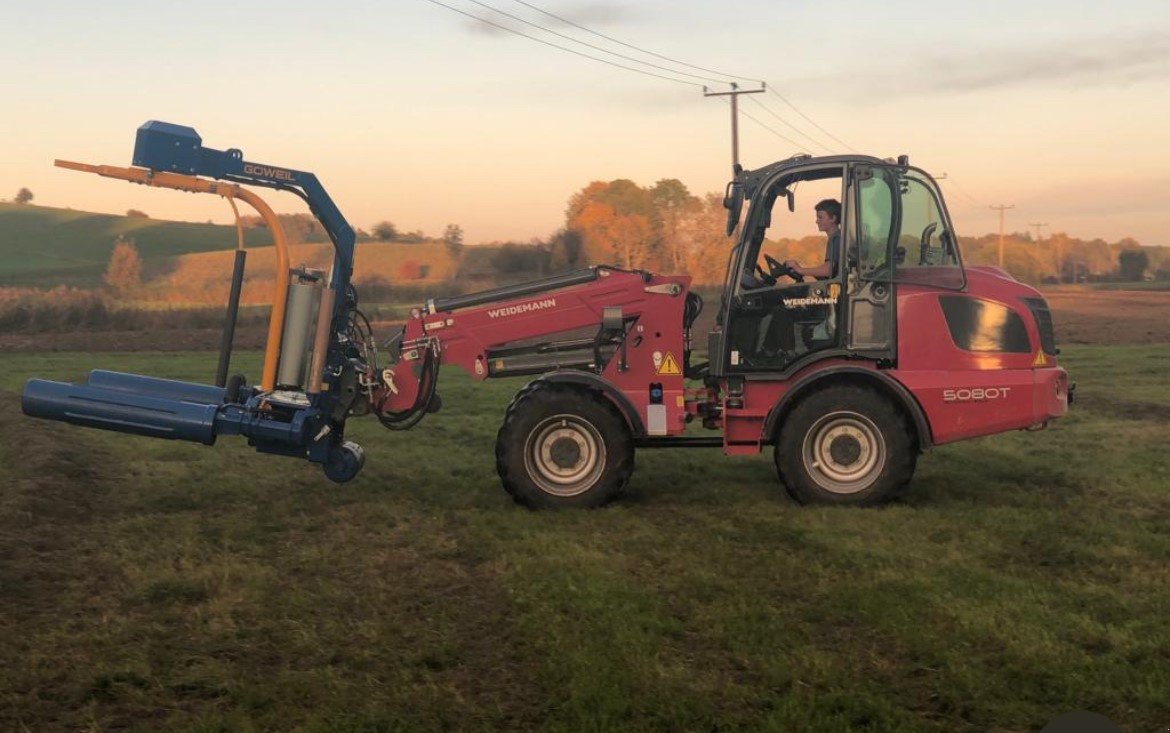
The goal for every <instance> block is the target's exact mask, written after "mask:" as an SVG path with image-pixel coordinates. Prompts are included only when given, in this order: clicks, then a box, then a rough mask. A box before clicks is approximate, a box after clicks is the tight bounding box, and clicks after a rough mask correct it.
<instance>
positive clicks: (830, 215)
mask: <svg viewBox="0 0 1170 733" xmlns="http://www.w3.org/2000/svg"><path fill="white" fill-rule="evenodd" d="M813 209H814V210H815V211H816V212H817V229H818V230H819V231H822V232H824V233H825V234H832V233H834V232H836V231H837V230H838V229H840V228H841V202H840V201H838V200H837V199H825V200H824V201H821V202H819V203H818V204H817V205H816V206H814V207H813Z"/></svg>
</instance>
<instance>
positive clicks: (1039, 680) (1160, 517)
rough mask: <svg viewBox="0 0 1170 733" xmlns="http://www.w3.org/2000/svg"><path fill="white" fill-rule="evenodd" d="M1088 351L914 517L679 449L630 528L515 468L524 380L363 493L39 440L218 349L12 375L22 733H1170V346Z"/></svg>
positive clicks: (11, 479) (936, 488)
mask: <svg viewBox="0 0 1170 733" xmlns="http://www.w3.org/2000/svg"><path fill="white" fill-rule="evenodd" d="M1062 358H1063V359H1064V361H1065V363H1066V365H1067V366H1068V367H1069V368H1070V370H1071V371H1072V372H1073V376H1074V378H1075V379H1076V380H1077V381H1078V383H1079V390H1080V391H1079V394H1080V395H1081V398H1082V400H1083V402H1082V403H1081V404H1078V405H1075V406H1074V409H1073V411H1072V414H1071V415H1070V416H1069V417H1068V418H1066V419H1065V420H1063V421H1060V422H1058V423H1056V424H1054V425H1053V427H1052V428H1050V429H1049V430H1048V431H1046V432H1042V433H1012V434H1006V435H1001V436H995V437H992V438H986V439H982V440H977V441H970V442H967V443H962V444H957V445H954V446H946V447H942V448H938V449H935V450H934V451H932V452H931V453H929V454H927V455H925V456H923V457H922V459H921V460H920V462H919V470H918V474H917V476H916V478H915V480H914V481H913V482H912V484H911V486H910V488H909V490H908V492H907V493H906V494H905V496H904V497H903V499H902V500H901V501H900V502H898V503H896V504H894V505H891V506H888V507H885V508H882V509H878V510H850V509H844V510H842V509H829V508H806V507H800V506H797V505H795V504H793V503H792V502H791V501H790V500H789V499H788V498H787V496H786V495H785V494H784V492H783V491H782V489H781V487H780V486H779V485H778V483H777V481H776V478H775V474H774V471H773V468H772V466H771V462H770V456H767V455H765V456H759V457H755V458H748V459H732V458H726V457H723V456H722V455H721V454H720V453H719V452H718V451H717V450H692V451H680V450H675V451H669V450H663V451H644V452H642V453H640V454H639V456H638V468H637V471H636V472H635V475H634V479H633V480H632V482H631V486H630V489H629V495H628V496H627V498H625V499H624V500H623V501H621V502H619V503H617V504H615V505H612V506H611V507H609V508H607V509H604V510H599V511H590V512H566V513H535V512H529V511H526V510H524V509H521V508H518V507H516V506H514V505H513V504H512V503H511V502H510V501H509V500H508V499H507V497H506V495H505V494H504V492H503V491H502V489H501V488H500V487H499V484H498V480H497V478H496V476H495V471H494V465H493V450H492V446H493V441H494V437H495V431H496V429H497V427H498V424H499V420H500V417H501V414H502V411H503V408H504V406H505V405H506V403H507V400H508V399H509V397H510V395H511V394H512V392H513V391H514V390H515V389H516V388H517V387H518V384H519V383H517V382H514V381H513V382H508V381H500V382H490V383H485V384H473V383H472V382H471V381H470V380H468V379H466V378H464V377H462V376H458V375H457V372H456V370H450V372H449V373H446V372H445V373H444V375H443V379H444V381H443V383H442V384H441V385H440V390H441V392H442V395H443V398H444V404H445V407H444V410H443V411H442V412H440V413H438V414H436V415H432V416H429V417H428V418H427V419H426V420H425V421H424V422H423V424H422V425H420V426H419V427H418V428H417V429H415V430H414V431H412V432H409V433H404V434H399V433H388V432H386V431H384V430H383V429H382V428H381V427H379V426H378V425H377V424H375V423H374V422H373V421H371V420H369V419H365V420H355V421H353V422H352V423H351V428H350V430H349V437H351V438H352V439H354V440H357V441H358V442H360V443H361V444H362V445H363V446H365V448H366V454H367V461H366V468H365V470H364V472H363V473H362V474H361V476H360V477H359V478H358V479H357V480H356V481H354V482H352V483H351V484H348V485H345V486H341V487H338V486H335V485H333V484H330V483H328V482H326V481H325V480H324V479H323V477H322V476H321V474H320V471H319V470H317V469H315V468H314V467H312V466H310V465H309V464H306V463H301V462H297V461H295V460H292V459H288V458H277V457H272V456H262V455H258V454H256V453H254V452H253V451H251V450H250V449H249V448H247V446H246V445H244V444H243V442H242V441H240V440H238V439H235V440H233V439H224V440H222V441H221V444H220V445H217V446H216V447H214V448H207V447H203V446H197V445H190V444H180V443H172V442H167V441H156V440H149V439H141V438H136V437H131V436H124V435H116V434H111V433H104V432H98V431H90V430H84V429H79V428H74V427H71V426H66V425H62V424H58V423H49V422H42V421H35V420H31V419H28V418H25V417H23V416H21V415H20V414H19V407H18V406H17V402H18V398H17V397H16V393H17V392H18V391H19V389H20V386H21V384H22V382H23V380H24V379H25V378H26V377H28V376H33V375H35V376H42V377H51V378H58V379H74V378H80V377H82V376H83V375H84V373H85V372H86V371H87V370H88V369H89V368H92V367H103V368H118V369H122V370H125V371H132V372H139V373H146V374H152V375H158V376H168V377H174V378H181V379H194V380H199V381H210V378H211V375H212V373H213V371H214V368H215V355H214V354H208V353H204V354H183V355H174V354H165V355H160V354H117V355H114V354H104V355H103V354H98V355H90V354H51V355H33V354H7V355H3V356H0V364H2V365H3V370H2V372H0V373H2V374H3V377H2V378H0V389H2V390H4V391H5V395H4V398H3V400H0V429H2V434H3V435H4V436H5V438H6V439H5V440H4V441H3V442H0V478H2V479H3V482H2V483H0V486H3V491H2V493H0V727H3V728H5V729H13V730H26V729H27V730H33V731H40V730H143V731H146V730H178V731H252V730H274V731H275V730H279V731H399V730H401V731H418V730H459V731H464V730H498V729H515V730H551V731H581V730H586V731H602V730H616V731H643V730H647V731H648V730H661V731H681V730H688V731H689V730H733V729H742V730H776V731H794V730H799V731H821V730H823V731H844V730H873V731H879V730H880V731H919V730H927V731H940V732H941V731H947V732H951V731H986V730H1003V731H1029V730H1039V729H1040V728H1041V727H1043V725H1044V724H1045V723H1046V722H1047V721H1048V720H1050V719H1052V718H1054V717H1056V716H1057V715H1059V714H1061V713H1065V712H1069V711H1073V710H1093V711H1096V712H1099V713H1102V714H1104V715H1106V716H1108V717H1109V718H1111V719H1112V720H1113V721H1115V722H1117V723H1118V724H1120V725H1122V726H1123V727H1124V728H1125V729H1127V730H1130V731H1155V730H1161V729H1163V728H1164V727H1165V726H1166V725H1167V724H1168V723H1170V693H1168V692H1167V691H1168V690H1170V651H1168V650H1170V627H1168V624H1167V610H1168V609H1170V582H1168V581H1170V570H1168V568H1170V564H1168V560H1170V531H1168V530H1170V523H1168V519H1167V518H1168V517H1170V461H1167V459H1166V446H1167V445H1170V420H1167V419H1166V414H1165V410H1166V409H1168V408H1170V394H1168V388H1167V387H1166V386H1165V384H1166V382H1165V378H1164V373H1165V370H1164V368H1163V367H1165V366H1166V361H1167V356H1166V349H1165V347H1157V348H1154V347H1140V348H1139V347H1133V348H1128V347H1127V348H1101V347H1075V348H1067V349H1065V354H1064V356H1063V357H1062ZM257 360H258V357H257V356H256V355H255V354H243V355H240V356H239V357H238V358H237V366H239V367H240V368H243V369H244V370H245V371H246V372H247V373H249V374H253V375H255V374H257V373H258V367H257V363H258V361H257Z"/></svg>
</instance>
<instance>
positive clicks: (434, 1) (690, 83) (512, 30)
mask: <svg viewBox="0 0 1170 733" xmlns="http://www.w3.org/2000/svg"><path fill="white" fill-rule="evenodd" d="M426 1H427V2H428V3H431V4H432V5H438V6H439V7H442V8H446V9H447V10H450V11H452V12H454V13H459V14H460V15H464V16H466V17H468V18H471V19H472V20H477V21H479V22H480V23H486V24H487V25H490V26H492V27H493V28H499V29H500V30H503V31H507V32H509V33H513V34H515V35H517V36H522V37H524V38H527V39H528V40H530V41H536V42H537V43H541V44H544V45H545V46H550V47H552V48H555V49H558V50H561V51H567V52H568V53H571V54H574V55H576V56H581V57H582V58H587V59H589V60H591V61H599V62H601V63H603V64H606V65H608V66H614V67H617V68H619V69H625V70H626V71H633V72H634V73H636V74H644V75H645V76H653V77H656V78H658V79H665V80H667V81H673V82H675V83H676V84H686V85H687V86H692V87H702V86H703V85H702V84H699V83H698V82H693V81H686V80H685V79H676V78H674V77H671V76H663V75H662V74H655V73H654V72H652V71H646V70H644V69H636V68H634V67H632V66H626V65H625V64H618V63H614V62H613V61H607V60H605V59H601V58H598V57H596V56H592V55H590V54H587V53H582V52H581V51H576V50H574V49H571V48H565V47H564V46H560V45H558V44H555V43H551V42H549V41H546V40H544V39H541V38H537V37H535V36H530V35H528V34H527V33H523V32H521V31H518V30H516V29H515V28H509V27H508V26H506V25H501V24H499V23H494V22H492V21H490V20H488V19H486V18H481V17H479V16H478V15H474V14H472V13H468V12H467V11H464V10H460V9H459V8H456V7H452V6H450V5H447V4H446V3H443V2H439V0H426Z"/></svg>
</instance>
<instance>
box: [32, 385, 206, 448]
mask: <svg viewBox="0 0 1170 733" xmlns="http://www.w3.org/2000/svg"><path fill="white" fill-rule="evenodd" d="M159 381H166V380H159ZM221 391H222V390H221ZM20 406H21V409H23V410H24V414H26V415H29V416H30V417H40V418H45V419H48V420H61V421H63V422H68V423H73V424H74V425H84V426H86V427H91V428H102V429H104V430H114V431H117V432H120V433H134V434H136V435H147V436H150V437H152V438H167V439H170V440H189V441H192V442H195V443H203V444H204V445H211V444H213V443H214V442H215V418H216V414H217V413H218V412H219V408H220V405H219V403H216V404H194V403H191V402H183V401H181V400H177V399H171V398H166V397H159V396H155V395H144V394H139V393H136V392H128V391H124V390H117V389H104V388H101V387H94V386H92V385H87V384H66V383H64V382H52V381H49V380H45V379H30V380H28V382H27V383H25V385H24V394H23V395H22V396H21V400H20Z"/></svg>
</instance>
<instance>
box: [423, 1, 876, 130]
mask: <svg viewBox="0 0 1170 733" xmlns="http://www.w3.org/2000/svg"><path fill="white" fill-rule="evenodd" d="M426 1H427V2H429V3H431V4H432V5H438V6H439V7H442V8H445V9H447V10H450V11H452V12H454V13H459V14H460V15H463V16H465V17H467V18H471V19H472V20H476V21H479V22H480V23H484V24H486V25H489V26H491V27H493V28H498V29H500V30H502V31H507V32H508V33H511V34H513V35H517V36H520V37H522V38H527V39H528V40H530V41H536V42H537V43H540V44H543V45H545V46H549V47H551V48H555V49H557V50H559V51H566V52H568V53H571V54H574V55H576V56H580V57H582V58H586V59H589V60H590V61H597V62H600V63H603V64H606V65H607V66H613V67H616V68H619V69H624V70H626V71H632V72H634V73H637V74H642V75H644V76H651V77H654V78H656V79H665V80H666V81H673V82H675V83H677V84H686V85H688V86H694V87H702V88H704V89H705V88H706V87H705V86H704V85H702V84H699V83H697V82H693V81H687V80H685V79H679V78H677V77H674V76H665V75H663V74H658V73H654V72H652V71H647V70H645V69H639V68H635V67H632V66H627V65H625V64H620V63H616V62H614V61H610V60H608V59H605V58H599V57H597V56H594V55H592V54H588V53H584V52H582V51H578V50H576V49H572V48H567V47H565V46H562V45H560V44H557V43H552V42H550V41H546V40H544V39H542V38H537V37H536V36H533V35H529V34H528V33H524V32H523V31H520V30H517V29H515V28H510V27H508V26H506V25H503V24H501V23H496V22H494V21H491V20H488V19H487V18H483V17H480V16H478V15H475V14H473V13H469V12H467V11H465V10H461V9H459V8H456V7H454V6H451V5H448V4H447V3H444V2H441V1H440V0H426ZM468 1H469V2H472V3H474V4H476V5H479V6H480V7H482V8H485V9H487V10H489V11H491V12H494V13H498V14H500V15H503V16H505V17H507V18H511V19H512V20H515V21H517V22H520V23H523V24H525V25H528V26H530V27H533V28H537V29H539V30H541V31H544V32H546V33H550V34H552V35H554V36H557V37H560V38H564V39H566V40H568V41H571V42H573V43H578V44H581V45H583V46H586V47H588V48H590V49H593V50H595V51H599V52H601V53H604V54H608V55H610V56H615V57H617V58H620V59H624V60H626V61H631V62H633V63H637V64H642V65H643V66H649V67H651V68H654V69H658V70H660V71H665V72H668V73H670V74H677V75H679V76H688V77H691V78H694V79H704V80H706V81H711V82H716V83H728V82H726V81H723V80H718V79H713V78H711V77H704V76H699V75H697V74H690V73H688V72H685V71H680V70H678V69H671V68H668V67H665V66H661V65H659V64H654V63H651V62H649V61H643V60H641V59H637V58H633V57H631V56H627V55H625V54H621V53H618V52H616V51H611V50H609V49H606V48H602V47H600V46H597V45H594V44H591V43H588V42H586V41H582V40H580V39H578V38H573V37H572V36H569V35H567V34H564V33H560V32H559V31H555V30H552V29H550V28H547V27H545V26H542V25H540V24H538V23H533V22H531V21H528V20H525V19H524V18H521V17H519V16H517V15H513V14H512V13H508V12H506V11H503V10H500V9H499V8H496V7H494V6H492V5H489V4H487V3H485V2H482V1H481V0H468ZM515 2H517V3H519V4H520V5H523V6H525V7H527V8H530V9H532V10H535V11H536V12H538V13H541V14H543V15H546V16H548V17H550V18H554V19H556V20H558V21H560V22H562V23H565V24H567V25H569V26H572V27H573V28H577V29H579V30H582V31H585V32H586V33H590V34H593V35H595V36H597V37H599V38H604V39H605V40H607V41H610V42H612V43H616V44H618V45H621V46H624V47H626V48H630V49H633V50H635V51H638V52H639V53H643V54H647V55H649V56H653V57H655V58H659V59H662V60H664V61H669V62H670V63H672V64H677V65H679V66H684V67H687V68H690V69H695V70H698V71H704V72H707V73H709V74H717V75H720V76H724V77H730V78H733V79H742V80H748V81H759V82H760V83H761V84H765V87H766V88H767V90H768V91H769V92H771V93H772V94H773V95H774V96H775V97H776V98H777V99H779V100H780V101H781V102H783V103H784V104H785V105H787V106H788V107H789V108H791V109H792V110H793V111H794V112H796V114H798V115H800V117H801V118H802V119H804V120H805V121H806V122H807V123H808V124H810V125H812V126H813V127H814V128H816V129H817V130H819V131H820V132H821V133H823V134H824V135H826V136H827V137H828V138H829V139H831V140H833V141H834V142H836V143H837V144H839V145H841V146H842V147H844V148H845V149H846V150H849V151H852V152H857V150H856V149H855V148H854V147H853V146H851V145H849V144H848V143H846V142H845V141H844V140H842V139H841V138H839V137H837V136H836V135H834V134H833V133H831V132H829V131H828V130H827V129H825V128H824V127H822V126H821V125H820V124H818V123H817V122H816V120H814V119H812V118H811V117H809V116H808V115H807V114H805V113H804V112H803V111H801V109H800V108H799V107H797V106H796V105H795V104H793V103H792V101H790V100H789V99H788V98H787V97H785V96H784V95H782V94H780V93H779V92H777V91H776V90H775V88H774V87H773V86H771V85H767V84H766V83H765V82H763V81H761V80H758V79H753V78H751V77H747V76H740V75H738V74H727V73H724V72H720V71H716V70H713V69H708V68H705V67H702V66H696V65H694V64H688V63H686V62H684V61H679V60H678V59H673V58H671V57H669V56H664V55H662V54H659V53H655V52H653V51H650V50H647V49H644V48H641V47H639V46H636V45H634V44H631V43H626V42H625V41H620V40H618V39H616V38H613V37H611V36H607V35H605V34H604V33H599V32H598V31H595V30H592V29H591V28H588V27H586V26H584V25H581V24H580V23H575V22H573V21H571V20H569V19H567V18H564V17H562V16H559V15H556V14H555V13H551V12H549V11H547V10H544V9H543V8H540V7H538V6H536V5H533V4H532V3H529V2H525V0H515ZM752 101H754V102H756V104H757V105H759V106H760V107H762V108H763V109H764V110H765V111H766V112H768V114H770V115H772V116H773V117H775V118H776V119H778V120H779V121H780V122H782V123H783V124H784V125H786V126H787V127H789V128H790V129H792V130H794V131H795V132H796V133H797V134H799V135H801V136H802V137H804V138H807V139H808V140H810V141H811V142H812V143H813V144H814V145H817V146H818V147H820V148H821V149H822V150H825V151H827V152H830V153H831V152H832V149H831V148H830V147H829V146H828V145H825V144H824V143H822V142H821V141H819V140H817V139H816V138H815V137H813V136H812V135H809V134H808V133H806V132H804V131H803V130H801V129H800V128H798V127H796V126H795V125H793V124H792V123H791V122H788V121H787V120H785V119H784V118H783V117H781V116H780V115H779V114H778V113H777V112H776V111H775V110H772V109H771V108H769V107H767V106H766V105H764V104H763V103H762V102H759V101H758V100H754V99H753V100H752ZM741 114H743V115H744V116H745V117H747V118H748V119H750V120H752V121H753V122H755V123H756V124H757V125H760V126H761V127H763V128H764V129H766V130H768V131H769V132H771V133H772V134H774V135H776V136H777V137H779V138H781V139H782V140H785V141H786V142H789V143H791V144H793V145H795V146H797V148H803V147H804V146H805V145H806V143H799V142H796V141H795V140H793V139H792V138H790V137H788V136H786V135H784V134H782V133H780V132H778V131H777V130H775V129H774V128H772V127H770V126H769V125H767V124H765V123H764V122H762V121H761V120H759V119H756V118H755V117H752V116H751V115H749V114H747V113H746V112H741Z"/></svg>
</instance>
